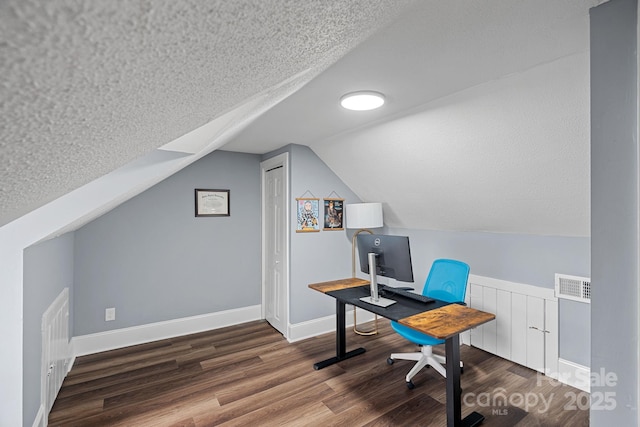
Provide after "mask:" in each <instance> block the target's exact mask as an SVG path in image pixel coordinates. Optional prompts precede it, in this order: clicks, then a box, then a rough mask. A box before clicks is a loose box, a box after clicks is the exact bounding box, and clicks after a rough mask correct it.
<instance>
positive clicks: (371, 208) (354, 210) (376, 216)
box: [345, 203, 384, 335]
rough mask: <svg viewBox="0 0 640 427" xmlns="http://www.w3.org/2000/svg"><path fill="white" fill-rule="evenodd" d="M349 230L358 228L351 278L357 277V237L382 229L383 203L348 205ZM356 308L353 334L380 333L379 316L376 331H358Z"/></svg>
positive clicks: (354, 243)
mask: <svg viewBox="0 0 640 427" xmlns="http://www.w3.org/2000/svg"><path fill="white" fill-rule="evenodd" d="M345 214H346V217H347V228H357V229H358V230H357V231H356V232H355V233H353V237H352V238H351V277H353V278H355V277H356V237H358V234H360V233H363V232H367V233H369V234H373V232H372V231H371V230H369V229H370V228H380V227H382V226H383V225H384V223H383V221H382V203H354V204H350V205H346V213H345ZM357 325H358V324H357V321H356V307H355V306H354V307H353V332H355V333H356V334H358V335H375V334H377V333H378V315H375V329H374V330H373V331H371V332H361V331H358V329H357Z"/></svg>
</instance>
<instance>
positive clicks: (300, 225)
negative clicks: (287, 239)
mask: <svg viewBox="0 0 640 427" xmlns="http://www.w3.org/2000/svg"><path fill="white" fill-rule="evenodd" d="M296 211H297V212H298V220H297V222H296V233H308V232H314V231H320V199H316V198H297V199H296Z"/></svg>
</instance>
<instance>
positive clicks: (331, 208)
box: [323, 198, 344, 231]
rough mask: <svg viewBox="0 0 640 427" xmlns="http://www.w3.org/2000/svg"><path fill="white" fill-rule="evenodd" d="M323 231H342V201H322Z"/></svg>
mask: <svg viewBox="0 0 640 427" xmlns="http://www.w3.org/2000/svg"><path fill="white" fill-rule="evenodd" d="M323 202H324V228H323V230H325V231H338V230H344V199H331V198H326V199H324V201H323Z"/></svg>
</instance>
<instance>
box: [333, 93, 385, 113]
mask: <svg viewBox="0 0 640 427" xmlns="http://www.w3.org/2000/svg"><path fill="white" fill-rule="evenodd" d="M382 104H384V95H382V94H381V93H378V92H372V91H359V92H351V93H348V94H346V95H344V96H343V97H342V98H340V105H342V106H343V107H344V108H346V109H347V110H355V111H367V110H374V109H376V108H379V107H381V106H382Z"/></svg>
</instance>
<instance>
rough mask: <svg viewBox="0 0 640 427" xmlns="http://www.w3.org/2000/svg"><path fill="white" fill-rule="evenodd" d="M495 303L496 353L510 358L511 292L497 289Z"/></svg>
mask: <svg viewBox="0 0 640 427" xmlns="http://www.w3.org/2000/svg"><path fill="white" fill-rule="evenodd" d="M496 303H497V305H496V311H495V312H494V313H495V315H496V320H495V322H494V323H495V324H496V346H497V353H496V354H497V355H498V356H500V357H503V358H505V359H508V360H511V292H507V291H503V290H498V292H497V295H496Z"/></svg>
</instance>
